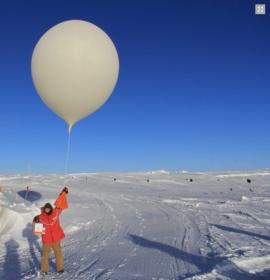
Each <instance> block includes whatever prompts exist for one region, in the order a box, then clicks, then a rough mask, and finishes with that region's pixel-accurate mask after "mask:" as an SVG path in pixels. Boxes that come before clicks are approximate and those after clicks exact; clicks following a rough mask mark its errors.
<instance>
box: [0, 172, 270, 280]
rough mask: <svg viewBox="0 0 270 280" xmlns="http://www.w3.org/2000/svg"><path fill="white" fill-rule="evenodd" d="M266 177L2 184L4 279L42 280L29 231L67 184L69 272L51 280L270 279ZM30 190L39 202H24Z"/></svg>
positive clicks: (17, 178)
mask: <svg viewBox="0 0 270 280" xmlns="http://www.w3.org/2000/svg"><path fill="white" fill-rule="evenodd" d="M266 173H267V172H263V171H259V172H244V173H243V172H242V173H240V172H238V173H230V174H229V173H226V174H225V173H220V174H217V173H208V174H207V173H204V174H203V173H193V174H192V173H188V172H185V173H180V172H174V173H169V172H167V171H166V172H164V171H163V170H162V171H156V172H145V173H143V172H141V173H125V174H124V173H123V174H116V173H113V174H98V173H94V174H93V173H90V174H87V173H81V174H69V175H53V174H52V175H27V176H26V175H20V174H12V175H5V174H3V175H0V181H1V186H2V187H4V192H3V193H0V279H8V280H13V279H14V280H18V279H36V276H35V274H36V272H37V271H38V270H39V262H40V253H41V248H42V244H41V242H40V240H39V238H38V237H36V236H34V235H33V234H32V227H31V222H32V219H33V217H34V216H35V215H37V214H39V211H40V210H39V209H40V207H41V206H42V205H44V203H45V202H54V200H55V198H56V197H57V195H58V194H59V192H60V191H61V189H62V188H63V186H64V185H65V184H66V185H68V186H69V189H70V193H69V209H67V210H65V211H64V212H63V213H62V216H61V223H62V226H63V228H64V231H65V234H66V238H65V239H64V240H63V242H62V247H63V254H64V257H65V270H66V272H65V274H64V275H60V276H55V273H53V274H49V276H47V277H46V279H114V280H122V279H125V280H128V279H145V280H165V279H177V280H180V279H188V280H201V279H207V280H211V279H213V280H218V279H219V280H222V279H223V280H224V279H239V280H240V279H241V280H249V279H265V280H266V279H268V280H269V279H270V217H269V210H270V173H269V172H268V173H267V174H266ZM224 175H226V176H224ZM262 175H263V176H262ZM114 178H115V179H116V180H114ZM190 178H192V179H193V182H190V181H189V179H190ZM247 178H249V179H251V180H252V181H251V183H247V181H246V180H247ZM148 180H149V181H148ZM26 186H29V187H30V190H31V191H35V194H37V193H38V194H40V195H41V197H40V196H35V197H37V198H39V197H40V199H37V200H34V199H36V198H32V199H31V197H28V198H29V199H27V200H24V199H23V197H21V196H19V195H18V194H17V193H18V192H20V191H23V190H25V189H26ZM50 270H51V271H55V259H54V256H53V255H51V261H50Z"/></svg>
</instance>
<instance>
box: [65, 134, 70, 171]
mask: <svg viewBox="0 0 270 280" xmlns="http://www.w3.org/2000/svg"><path fill="white" fill-rule="evenodd" d="M70 138H71V130H69V131H68V142H67V152H66V162H65V174H67V173H68V167H69V155H70Z"/></svg>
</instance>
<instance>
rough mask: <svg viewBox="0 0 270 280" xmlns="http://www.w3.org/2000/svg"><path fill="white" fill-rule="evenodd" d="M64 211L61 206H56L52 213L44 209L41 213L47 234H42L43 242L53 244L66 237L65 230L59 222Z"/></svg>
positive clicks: (41, 220)
mask: <svg viewBox="0 0 270 280" xmlns="http://www.w3.org/2000/svg"><path fill="white" fill-rule="evenodd" d="M61 212H62V209H60V208H54V209H53V211H52V213H51V214H50V215H48V214H46V213H45V212H44V211H43V210H42V213H41V214H40V215H39V221H40V222H41V223H42V224H43V226H44V228H45V234H42V242H43V243H44V244H51V243H55V242H59V241H60V240H62V239H63V238H64V237H65V234H64V231H63V229H62V228H61V225H60V222H59V216H60V214H61Z"/></svg>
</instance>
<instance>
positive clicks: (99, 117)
mask: <svg viewBox="0 0 270 280" xmlns="http://www.w3.org/2000/svg"><path fill="white" fill-rule="evenodd" d="M261 2H264V1H261ZM254 4H255V2H254V1H237V0H224V1H222V0H219V1H215V0H212V1H209V0H204V1H200V0H197V1H194V0H178V1H172V0H168V1H165V0H164V1H157V0H155V1H150V0H149V1H139V0H136V1H135V0H134V1H114V0H111V1H109V0H107V1H104V0H103V1H91V0H89V1H81V0H77V1H60V0H58V1H50V0H46V1H45V0H44V1H43V0H40V1H30V0H29V1H1V2H0V33H1V44H0V50H1V51H0V61H1V63H0V75H1V83H0V98H1V104H2V106H1V110H0V125H1V138H0V172H27V171H28V169H29V166H30V167H31V171H32V172H64V166H65V153H66V143H67V127H66V124H65V123H64V121H63V120H62V119H60V118H59V117H58V116H56V115H55V114H54V113H52V112H51V111H50V110H49V109H48V108H47V107H46V106H45V104H44V103H43V102H42V101H41V99H40V98H39V96H38V95H37V93H36V92H35V89H34V86H33V83H32V79H31V69H30V62H31V55H32V51H33V49H34V46H35V44H36V43H37V41H38V40H39V38H40V37H41V36H42V35H43V33H45V32H46V31H47V30H48V29H49V28H50V27H52V26H54V25H55V24H57V23H60V22H62V21H64V20H69V19H83V20H88V21H90V22H92V23H94V24H96V25H98V26H99V27H101V28H102V29H103V30H104V31H105V32H107V33H108V34H109V36H110V37H111V38H112V40H113V41H114V43H115V45H116V48H117V50H118V53H119V58H120V75H119V80H118V83H117V86H116V88H115V90H114V93H113V94H112V96H111V97H110V99H109V100H108V102H107V103H106V104H105V105H104V106H103V107H102V108H101V109H100V110H98V111H97V112H95V113H94V114H92V115H91V116H89V117H88V118H86V119H84V120H82V121H80V122H79V123H77V124H76V125H75V127H74V129H73V132H72V139H71V154H70V165H69V170H70V172H88V171H89V172H92V171H139V170H154V169H161V168H162V169H172V170H182V169H185V170H192V171H199V170H202V171H205V170H228V169H230V170H231V169H238V170H240V169H241V170H243V169H261V168H268V167H270V162H269V159H270V148H269V147H270V145H269V143H270V129H269V126H270V122H269V121H270V110H269V106H270V105H269V104H270V91H269V90H270V84H269V80H270V79H269V77H270V67H269V66H270V65H269V64H270V33H269V30H270V10H269V11H268V10H267V9H269V7H270V3H266V10H267V15H265V16H255V15H254Z"/></svg>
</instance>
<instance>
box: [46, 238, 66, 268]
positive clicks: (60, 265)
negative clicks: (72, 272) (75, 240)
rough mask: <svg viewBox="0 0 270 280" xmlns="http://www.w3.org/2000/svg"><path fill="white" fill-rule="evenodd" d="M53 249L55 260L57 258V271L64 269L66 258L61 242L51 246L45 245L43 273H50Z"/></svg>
mask: <svg viewBox="0 0 270 280" xmlns="http://www.w3.org/2000/svg"><path fill="white" fill-rule="evenodd" d="M51 249H53V251H54V254H55V258H56V269H57V271H60V270H62V269H64V258H63V255H62V250H61V245H60V242H57V243H51V244H43V248H42V257H41V271H42V272H48V271H49V256H50V251H51Z"/></svg>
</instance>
